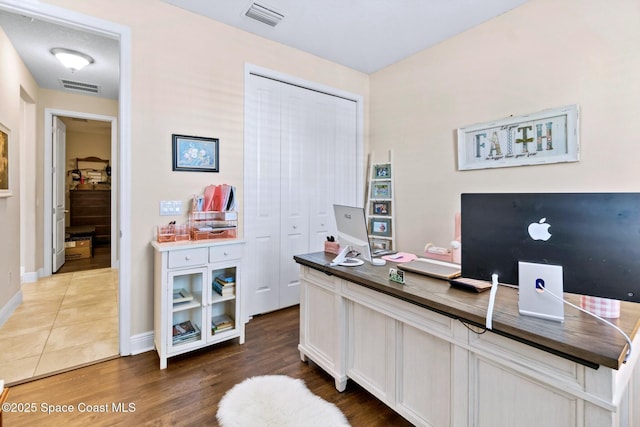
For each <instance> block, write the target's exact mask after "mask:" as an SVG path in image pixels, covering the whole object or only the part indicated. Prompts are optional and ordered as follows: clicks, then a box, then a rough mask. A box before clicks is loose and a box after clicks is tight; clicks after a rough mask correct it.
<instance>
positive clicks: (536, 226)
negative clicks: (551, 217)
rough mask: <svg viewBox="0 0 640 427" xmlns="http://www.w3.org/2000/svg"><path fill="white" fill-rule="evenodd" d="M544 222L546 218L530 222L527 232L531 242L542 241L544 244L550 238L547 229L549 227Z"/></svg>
mask: <svg viewBox="0 0 640 427" xmlns="http://www.w3.org/2000/svg"><path fill="white" fill-rule="evenodd" d="M546 220H547V218H542V219H540V221H538V222H532V223H531V224H529V228H528V229H527V230H528V231H529V236H531V238H532V239H533V240H543V241H545V242H546V241H547V240H549V239H550V238H551V233H549V227H551V225H550V224H547V223H546V222H545V221H546Z"/></svg>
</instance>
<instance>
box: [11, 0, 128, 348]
mask: <svg viewBox="0 0 640 427" xmlns="http://www.w3.org/2000/svg"><path fill="white" fill-rule="evenodd" d="M0 9H2V10H6V11H8V12H11V13H17V14H21V15H24V16H28V17H33V18H36V19H41V20H44V21H48V22H51V23H54V24H58V25H63V26H67V27H70V28H74V29H78V30H81V31H87V32H91V33H95V34H100V35H103V36H105V37H109V38H112V39H115V40H118V41H119V43H120V58H119V59H120V87H119V95H118V119H119V120H118V122H117V123H118V126H117V132H118V133H117V141H118V144H117V147H115V148H116V152H117V157H114V158H117V159H118V170H117V171H113V174H112V179H113V178H114V176H116V177H117V178H119V179H118V182H119V188H118V199H119V200H118V203H117V205H118V212H119V215H118V227H119V229H118V230H117V231H116V232H115V233H116V235H117V246H118V249H119V251H118V252H119V255H120V256H119V262H118V263H119V270H118V288H119V289H118V292H119V295H120V297H119V298H118V304H119V310H118V316H119V334H120V336H119V341H120V355H122V356H126V355H130V354H132V351H131V297H130V296H131V233H130V224H131V188H130V183H131V29H130V28H129V27H127V26H124V25H121V24H117V23H114V22H109V21H105V20H102V19H99V18H96V17H93V16H89V15H85V14H82V13H79V12H75V11H72V10H68V9H63V8H61V7H57V6H52V5H48V4H42V3H36V2H25V1H24V0H0ZM49 138H50V134H49ZM46 139H47V138H46V137H45V140H46ZM113 149H114V147H113V146H112V150H113ZM49 151H51V148H49ZM46 155H47V154H46V150H45V156H46ZM45 176H47V174H45ZM49 179H50V178H49ZM45 194H46V191H45ZM49 204H50V202H49ZM43 209H46V211H45V215H44V218H47V216H49V215H48V214H49V208H48V207H47V205H46V200H45V202H44V207H43ZM45 222H46V220H45ZM49 239H50V238H49ZM45 240H46V238H45ZM49 241H50V240H49ZM50 252H51V248H50V245H49V253H50ZM49 258H51V257H49ZM47 264H48V265H49V268H51V261H50V260H49V262H44V263H43V267H45V266H46V265H47Z"/></svg>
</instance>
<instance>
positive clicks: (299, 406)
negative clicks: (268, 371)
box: [216, 375, 349, 427]
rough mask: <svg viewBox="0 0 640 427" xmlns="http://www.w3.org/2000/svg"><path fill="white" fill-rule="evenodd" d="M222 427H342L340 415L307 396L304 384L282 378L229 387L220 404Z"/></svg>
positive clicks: (270, 377) (258, 379)
mask: <svg viewBox="0 0 640 427" xmlns="http://www.w3.org/2000/svg"><path fill="white" fill-rule="evenodd" d="M216 416H217V418H218V422H219V423H220V425H221V426H222V427H262V426H269V427H288V426H291V427H342V426H349V423H348V422H347V419H346V418H345V416H344V414H343V413H342V412H341V411H340V410H339V409H338V408H337V407H336V406H335V405H334V404H332V403H329V402H327V401H326V400H323V399H322V398H320V397H319V396H316V395H315V394H313V393H311V392H310V391H309V389H308V388H307V386H306V385H305V384H304V381H302V380H300V379H295V378H290V377H287V376H286V375H265V376H260V377H252V378H249V379H246V380H244V381H243V382H241V383H239V384H236V385H235V386H233V387H232V388H231V389H230V390H229V391H228V392H227V393H226V394H225V395H224V396H223V397H222V400H221V401H220V405H219V408H218V413H217V414H216Z"/></svg>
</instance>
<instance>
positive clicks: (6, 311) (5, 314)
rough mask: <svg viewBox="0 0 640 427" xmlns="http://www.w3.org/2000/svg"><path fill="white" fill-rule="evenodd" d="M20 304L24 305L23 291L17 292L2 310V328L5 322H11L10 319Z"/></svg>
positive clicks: (0, 309)
mask: <svg viewBox="0 0 640 427" xmlns="http://www.w3.org/2000/svg"><path fill="white" fill-rule="evenodd" d="M20 304H22V289H21V290H19V291H18V292H16V294H15V295H14V296H13V297H11V299H10V300H9V301H8V302H7V303H6V304H5V305H4V307H2V308H0V326H2V325H4V322H6V321H7V320H9V317H10V316H11V315H12V314H13V312H14V311H15V309H16V308H18V306H19V305H20Z"/></svg>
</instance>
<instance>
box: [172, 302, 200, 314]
mask: <svg viewBox="0 0 640 427" xmlns="http://www.w3.org/2000/svg"><path fill="white" fill-rule="evenodd" d="M201 306H202V303H201V302H200V301H199V300H196V299H193V300H191V301H186V302H174V303H173V310H172V311H173V312H174V313H175V312H178V311H183V310H189V309H191V308H196V307H201Z"/></svg>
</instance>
